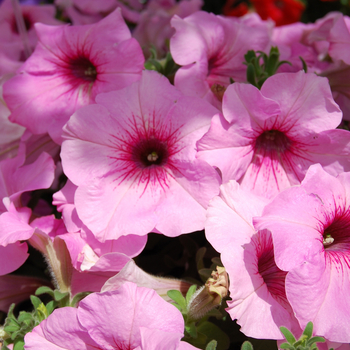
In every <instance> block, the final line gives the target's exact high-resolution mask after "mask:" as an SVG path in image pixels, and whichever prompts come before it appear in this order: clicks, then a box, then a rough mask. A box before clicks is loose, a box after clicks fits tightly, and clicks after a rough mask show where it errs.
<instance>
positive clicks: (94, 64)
mask: <svg viewBox="0 0 350 350" xmlns="http://www.w3.org/2000/svg"><path fill="white" fill-rule="evenodd" d="M35 28H36V31H37V35H38V38H39V42H38V45H37V46H36V49H35V51H34V53H33V54H32V55H31V56H30V58H29V59H28V60H27V61H26V62H25V63H24V65H23V66H22V67H21V68H20V69H19V71H18V74H17V75H16V76H15V77H13V78H12V79H10V80H8V81H7V82H6V83H5V84H4V99H5V101H6V103H7V105H8V107H9V109H10V110H11V112H12V114H11V116H10V120H11V121H12V122H15V123H18V124H20V125H23V126H25V127H27V128H28V129H29V130H30V131H31V132H33V133H34V134H42V133H45V132H48V133H49V134H50V136H51V137H52V138H53V139H54V140H55V141H56V142H58V143H60V142H61V133H62V127H63V125H64V124H65V123H66V122H67V121H68V119H69V117H70V116H71V115H72V114H73V112H74V111H75V110H76V109H78V108H80V107H81V106H84V105H87V104H90V103H94V100H95V97H96V95H97V94H98V93H100V92H106V91H111V90H117V89H120V88H124V87H126V86H128V85H130V84H131V83H133V82H135V81H137V80H139V79H140V77H141V71H142V69H143V63H144V57H143V54H142V50H141V47H140V45H139V44H138V43H137V41H136V40H135V39H133V38H131V34H130V31H129V29H128V27H127V26H126V24H125V22H124V20H123V18H122V17H121V14H120V11H119V10H115V11H114V12H113V13H111V14H110V15H109V16H107V17H106V18H104V19H103V20H101V21H100V22H98V23H96V24H92V25H85V26H56V27H55V26H46V25H44V24H40V23H38V24H36V25H35Z"/></svg>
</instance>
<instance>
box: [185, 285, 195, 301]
mask: <svg viewBox="0 0 350 350" xmlns="http://www.w3.org/2000/svg"><path fill="white" fill-rule="evenodd" d="M196 290H197V285H196V284H193V285H192V286H191V287H190V288H188V291H187V293H186V305H187V304H188V302H189V301H190V300H191V298H192V295H193V294H194V293H195V292H196Z"/></svg>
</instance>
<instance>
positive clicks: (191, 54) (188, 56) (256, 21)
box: [170, 11, 270, 107]
mask: <svg viewBox="0 0 350 350" xmlns="http://www.w3.org/2000/svg"><path fill="white" fill-rule="evenodd" d="M171 25H172V26H173V27H174V29H175V30H176V33H175V34H174V35H173V37H172V38H171V40H170V52H171V54H172V56H173V58H174V61H175V62H176V63H177V64H179V65H181V66H183V67H181V68H180V69H179V70H178V71H177V72H176V75H175V86H176V87H177V88H179V89H180V90H181V91H182V92H183V93H184V94H186V95H189V96H198V97H201V98H203V99H206V100H208V101H209V102H210V103H212V104H213V105H214V106H218V107H219V106H220V105H221V101H219V99H218V98H217V96H216V95H215V94H214V93H213V92H212V90H211V89H212V88H213V87H214V88H215V86H216V85H220V86H222V87H225V88H226V87H227V86H228V85H229V84H230V83H231V81H232V79H233V80H234V81H240V82H244V81H246V69H247V67H246V65H244V64H243V62H244V55H245V54H246V53H247V51H248V50H265V49H266V47H267V46H268V45H269V43H270V34H269V32H270V24H269V23H268V22H263V21H262V20H261V19H260V18H259V16H257V15H250V16H247V17H244V18H239V19H238V18H233V17H230V18H225V17H221V16H215V15H214V14H212V13H207V12H203V11H198V12H196V13H194V14H192V15H190V16H188V17H186V18H184V19H181V18H180V17H179V16H176V15H175V16H174V17H173V18H172V20H171Z"/></svg>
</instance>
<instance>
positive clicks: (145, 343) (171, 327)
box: [24, 282, 196, 350]
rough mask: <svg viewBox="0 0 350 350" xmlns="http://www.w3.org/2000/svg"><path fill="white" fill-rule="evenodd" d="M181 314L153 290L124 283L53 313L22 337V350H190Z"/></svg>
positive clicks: (190, 346) (191, 347)
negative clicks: (117, 287)
mask: <svg viewBox="0 0 350 350" xmlns="http://www.w3.org/2000/svg"><path fill="white" fill-rule="evenodd" d="M183 332H184V321H183V317H182V315H181V313H180V312H179V311H178V310H177V309H176V308H175V307H174V306H173V305H171V304H169V303H167V302H166V301H164V300H163V299H162V298H161V297H160V296H159V295H157V294H156V292H155V291H154V290H151V289H148V288H142V287H137V286H136V284H134V283H128V282H127V283H125V284H124V285H123V286H122V287H121V288H119V289H118V290H117V291H112V292H105V293H100V294H97V293H94V294H91V295H89V296H87V297H86V298H85V299H84V300H82V301H81V302H80V303H79V306H78V308H77V309H75V308H71V307H65V308H61V309H57V310H55V311H54V312H53V313H52V315H50V316H49V317H48V319H46V320H44V321H42V322H41V323H40V325H39V326H37V327H36V328H34V330H33V331H32V332H31V333H28V334H27V335H26V336H25V346H24V348H25V349H26V350H34V349H35V350H56V349H67V350H82V349H84V350H93V349H101V350H102V349H103V350H114V349H115V350H116V349H139V350H151V349H159V350H185V349H187V350H190V349H196V348H195V347H193V346H192V345H190V344H188V343H185V342H181V341H180V339H181V338H182V337H183Z"/></svg>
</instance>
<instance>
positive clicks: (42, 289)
mask: <svg viewBox="0 0 350 350" xmlns="http://www.w3.org/2000/svg"><path fill="white" fill-rule="evenodd" d="M41 294H49V295H50V296H51V297H53V296H54V291H53V290H52V289H51V288H49V287H46V286H42V287H39V288H38V289H37V290H36V291H35V295H41Z"/></svg>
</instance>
